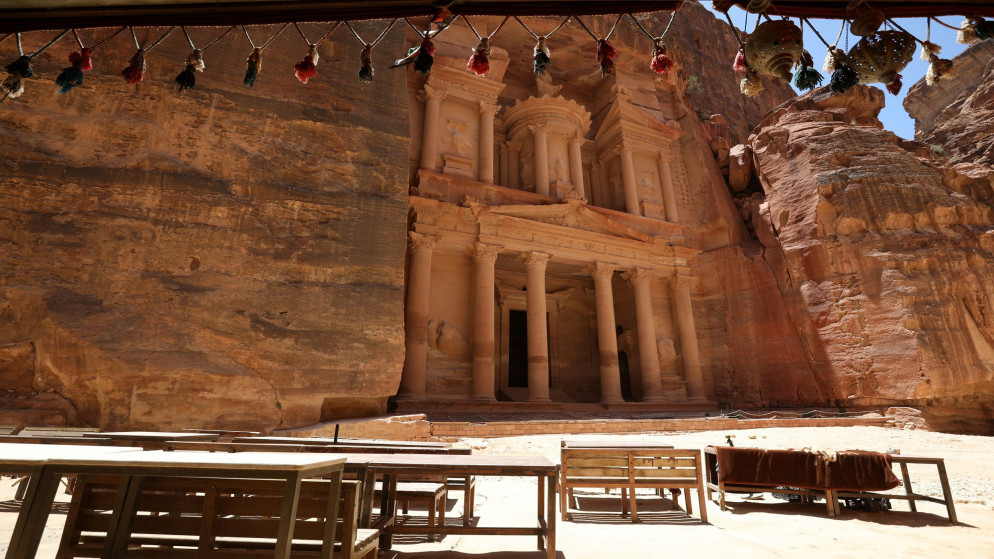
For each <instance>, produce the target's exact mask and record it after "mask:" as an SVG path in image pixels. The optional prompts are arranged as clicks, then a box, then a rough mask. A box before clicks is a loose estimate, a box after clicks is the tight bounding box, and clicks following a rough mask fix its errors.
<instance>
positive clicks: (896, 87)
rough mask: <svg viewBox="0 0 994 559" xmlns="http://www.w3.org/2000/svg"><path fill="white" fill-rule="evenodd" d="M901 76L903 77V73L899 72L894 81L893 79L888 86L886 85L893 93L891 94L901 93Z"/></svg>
mask: <svg viewBox="0 0 994 559" xmlns="http://www.w3.org/2000/svg"><path fill="white" fill-rule="evenodd" d="M901 77H902V76H901V74H898V75H897V77H896V78H894V81H892V82H890V83H889V84H887V86H886V87H887V91H889V92H890V93H891V95H897V94H899V93H901V87H902V85H903V84H902V83H901Z"/></svg>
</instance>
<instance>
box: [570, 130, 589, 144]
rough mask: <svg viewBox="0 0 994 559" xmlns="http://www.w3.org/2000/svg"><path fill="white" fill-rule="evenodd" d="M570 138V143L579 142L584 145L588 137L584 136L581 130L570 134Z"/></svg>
mask: <svg viewBox="0 0 994 559" xmlns="http://www.w3.org/2000/svg"><path fill="white" fill-rule="evenodd" d="M568 139H569V141H570V143H573V144H579V145H581V146H582V145H583V142H584V141H586V138H584V137H583V134H581V133H579V132H574V133H572V134H570V135H569V138H568Z"/></svg>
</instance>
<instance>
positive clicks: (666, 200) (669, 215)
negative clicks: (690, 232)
mask: <svg viewBox="0 0 994 559" xmlns="http://www.w3.org/2000/svg"><path fill="white" fill-rule="evenodd" d="M658 163H659V185H660V187H662V189H663V207H664V208H665V209H666V221H669V222H671V223H679V222H680V216H679V214H677V209H676V192H674V190H673V174H672V172H671V170H670V160H669V159H668V158H667V157H666V156H665V155H663V154H661V153H660V154H659V160H658Z"/></svg>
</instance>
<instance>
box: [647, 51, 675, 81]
mask: <svg viewBox="0 0 994 559" xmlns="http://www.w3.org/2000/svg"><path fill="white" fill-rule="evenodd" d="M649 67H650V68H652V69H653V70H655V71H656V73H657V74H662V75H663V77H664V78H668V77H669V75H670V68H672V67H673V61H672V60H670V57H668V56H666V45H663V44H661V43H656V56H654V57H653V58H652V62H651V63H649Z"/></svg>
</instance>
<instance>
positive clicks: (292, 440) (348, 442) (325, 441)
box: [231, 436, 452, 448]
mask: <svg viewBox="0 0 994 559" xmlns="http://www.w3.org/2000/svg"><path fill="white" fill-rule="evenodd" d="M231 441H232V442H236V443H276V444H313V445H329V444H330V445H340V446H406V447H413V448H449V447H451V446H452V445H450V444H448V443H436V442H420V441H392V440H386V439H338V441H337V442H336V441H335V439H333V438H331V437H277V436H265V437H234V438H232V439H231Z"/></svg>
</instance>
